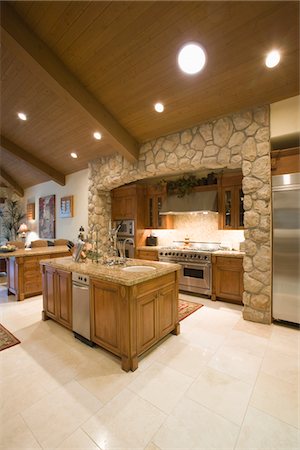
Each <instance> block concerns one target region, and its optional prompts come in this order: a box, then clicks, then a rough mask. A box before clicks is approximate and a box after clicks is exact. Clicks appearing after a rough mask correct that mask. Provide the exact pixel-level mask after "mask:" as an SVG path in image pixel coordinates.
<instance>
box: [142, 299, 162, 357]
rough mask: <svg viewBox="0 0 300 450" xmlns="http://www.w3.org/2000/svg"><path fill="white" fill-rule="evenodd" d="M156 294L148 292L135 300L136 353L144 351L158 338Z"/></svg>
mask: <svg viewBox="0 0 300 450" xmlns="http://www.w3.org/2000/svg"><path fill="white" fill-rule="evenodd" d="M157 309H158V292H157V291H154V292H150V293H148V294H145V295H143V296H141V297H139V298H138V300H137V353H138V355H139V354H141V353H143V352H144V351H146V350H147V349H148V348H149V347H151V346H152V345H153V344H154V343H155V342H156V340H157V337H158V323H157V320H158V310H157Z"/></svg>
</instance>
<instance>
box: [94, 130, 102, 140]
mask: <svg viewBox="0 0 300 450" xmlns="http://www.w3.org/2000/svg"><path fill="white" fill-rule="evenodd" d="M94 138H95V139H97V141H100V139H101V138H102V135H101V133H99V131H95V133H94Z"/></svg>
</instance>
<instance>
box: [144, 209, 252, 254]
mask: <svg viewBox="0 0 300 450" xmlns="http://www.w3.org/2000/svg"><path fill="white" fill-rule="evenodd" d="M148 234H150V233H149V232H147V234H146V235H148ZM152 234H153V235H155V236H157V237H158V245H163V246H168V245H172V244H173V242H174V241H183V240H184V238H185V237H189V239H190V241H197V242H223V243H225V242H226V243H228V245H229V246H230V247H231V248H233V249H237V250H238V249H239V244H240V242H243V241H244V231H243V230H219V229H218V214H214V213H208V214H195V215H190V214H183V215H179V216H174V229H172V230H152Z"/></svg>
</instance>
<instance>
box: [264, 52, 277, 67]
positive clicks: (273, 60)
mask: <svg viewBox="0 0 300 450" xmlns="http://www.w3.org/2000/svg"><path fill="white" fill-rule="evenodd" d="M279 61H280V53H279V51H278V50H272V51H271V52H269V53H268V54H267V57H266V61H265V64H266V66H267V67H269V69H272V68H273V67H275V66H277V64H278V63H279Z"/></svg>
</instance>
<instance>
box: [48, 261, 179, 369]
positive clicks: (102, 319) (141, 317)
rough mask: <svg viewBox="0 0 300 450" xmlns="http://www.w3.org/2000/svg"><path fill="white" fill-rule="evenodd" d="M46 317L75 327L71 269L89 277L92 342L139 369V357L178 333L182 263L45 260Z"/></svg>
mask: <svg viewBox="0 0 300 450" xmlns="http://www.w3.org/2000/svg"><path fill="white" fill-rule="evenodd" d="M41 266H42V274H43V315H42V318H43V320H47V319H48V318H51V319H53V320H55V321H57V322H59V323H60V324H62V325H64V326H65V327H67V328H69V329H72V307H73V305H72V273H77V274H82V275H83V276H89V279H90V284H89V290H90V331H91V338H90V339H91V341H92V342H93V343H95V344H97V345H99V346H100V347H103V348H105V349H106V350H109V351H110V352H112V353H114V354H115V355H117V356H119V357H120V358H121V363H122V369H123V370H125V371H129V370H132V371H134V370H136V369H137V367H138V357H139V356H140V355H142V354H143V353H144V352H146V351H147V350H148V349H150V348H151V347H152V346H153V345H154V344H156V343H157V342H159V341H160V340H161V339H162V338H163V337H164V336H166V335H167V334H169V333H173V334H179V323H178V270H180V266H179V265H178V264H169V263H160V262H154V261H151V262H149V261H143V260H135V259H128V260H127V262H126V267H122V266H117V265H115V266H107V265H104V264H96V263H92V262H90V261H88V262H85V263H75V262H74V261H73V260H72V258H55V259H50V260H48V261H42V262H41Z"/></svg>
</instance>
